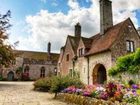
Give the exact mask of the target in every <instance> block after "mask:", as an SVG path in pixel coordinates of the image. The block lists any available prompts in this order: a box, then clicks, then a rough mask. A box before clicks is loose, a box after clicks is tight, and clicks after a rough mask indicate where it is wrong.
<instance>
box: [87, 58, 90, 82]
mask: <svg viewBox="0 0 140 105" xmlns="http://www.w3.org/2000/svg"><path fill="white" fill-rule="evenodd" d="M87 62H88V67H87V70H88V75H87V79H88V85H89V78H90V77H89V57H87Z"/></svg>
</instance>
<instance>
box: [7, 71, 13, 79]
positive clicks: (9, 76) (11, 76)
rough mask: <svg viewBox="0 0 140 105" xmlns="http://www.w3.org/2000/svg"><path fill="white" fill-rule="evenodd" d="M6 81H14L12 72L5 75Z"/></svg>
mask: <svg viewBox="0 0 140 105" xmlns="http://www.w3.org/2000/svg"><path fill="white" fill-rule="evenodd" d="M7 80H8V81H13V80H14V72H13V71H9V72H8V74H7Z"/></svg>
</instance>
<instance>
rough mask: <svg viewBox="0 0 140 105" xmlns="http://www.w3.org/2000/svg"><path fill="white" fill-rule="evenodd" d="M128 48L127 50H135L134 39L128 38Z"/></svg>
mask: <svg viewBox="0 0 140 105" xmlns="http://www.w3.org/2000/svg"><path fill="white" fill-rule="evenodd" d="M126 49H127V52H134V51H135V48H134V41H131V40H127V41H126Z"/></svg>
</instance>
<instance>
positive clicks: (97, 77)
mask: <svg viewBox="0 0 140 105" xmlns="http://www.w3.org/2000/svg"><path fill="white" fill-rule="evenodd" d="M92 76H93V84H96V83H98V84H103V83H104V82H105V81H106V80H107V75H106V69H105V67H104V65H102V64H97V65H95V67H94V69H93V75H92Z"/></svg>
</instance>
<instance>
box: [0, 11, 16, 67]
mask: <svg viewBox="0 0 140 105" xmlns="http://www.w3.org/2000/svg"><path fill="white" fill-rule="evenodd" d="M10 18H11V12H10V10H9V11H7V13H6V14H4V15H2V14H0V65H4V66H9V65H10V64H11V63H12V61H13V60H14V54H13V50H12V47H11V46H10V45H8V44H6V43H5V40H6V39H8V33H7V30H8V29H9V28H10V27H11V24H10Z"/></svg>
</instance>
